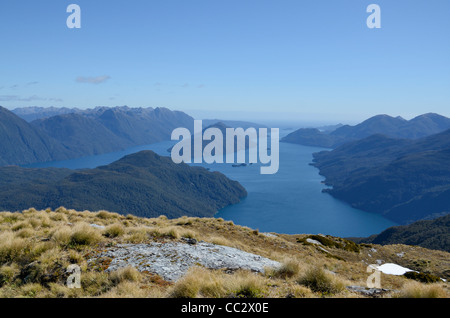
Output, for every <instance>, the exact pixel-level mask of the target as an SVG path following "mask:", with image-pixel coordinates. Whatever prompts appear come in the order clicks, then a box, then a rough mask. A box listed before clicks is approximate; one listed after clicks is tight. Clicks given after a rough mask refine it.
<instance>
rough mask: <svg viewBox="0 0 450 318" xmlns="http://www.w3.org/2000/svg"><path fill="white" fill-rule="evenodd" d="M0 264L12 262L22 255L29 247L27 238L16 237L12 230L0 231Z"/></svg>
mask: <svg viewBox="0 0 450 318" xmlns="http://www.w3.org/2000/svg"><path fill="white" fill-rule="evenodd" d="M0 242H1V244H0V264H3V263H7V262H12V261H15V260H17V259H19V258H20V257H21V256H24V255H25V254H26V253H27V252H28V251H29V250H30V247H31V242H30V241H29V240H26V239H23V238H20V237H16V236H15V235H14V233H12V232H3V233H0Z"/></svg>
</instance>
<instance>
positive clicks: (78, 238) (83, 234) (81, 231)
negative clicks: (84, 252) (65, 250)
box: [69, 223, 102, 246]
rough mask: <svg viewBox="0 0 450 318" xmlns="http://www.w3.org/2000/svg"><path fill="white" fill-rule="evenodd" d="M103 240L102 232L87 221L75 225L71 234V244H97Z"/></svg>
mask: <svg viewBox="0 0 450 318" xmlns="http://www.w3.org/2000/svg"><path fill="white" fill-rule="evenodd" d="M101 240H102V236H101V234H100V233H99V232H98V231H97V230H96V229H94V228H93V227H92V226H90V225H89V224H87V223H80V224H77V225H75V227H74V228H73V230H72V233H71V235H70V241H69V245H70V246H89V245H95V244H97V243H99V242H100V241H101Z"/></svg>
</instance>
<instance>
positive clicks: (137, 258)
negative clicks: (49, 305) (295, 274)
mask: <svg viewBox="0 0 450 318" xmlns="http://www.w3.org/2000/svg"><path fill="white" fill-rule="evenodd" d="M105 259H107V260H108V263H109V265H108V268H107V269H106V271H115V270H118V269H120V268H124V267H127V266H132V267H135V268H136V269H137V270H139V271H148V272H150V273H154V274H157V275H159V276H161V277H162V278H163V279H164V280H166V281H176V280H178V279H179V278H181V277H182V276H183V275H184V274H185V273H186V272H187V271H188V269H189V268H191V267H192V266H203V267H206V268H209V269H226V270H238V269H246V270H251V271H254V272H260V273H263V272H264V271H265V269H266V268H269V267H272V268H277V267H279V266H281V264H280V263H278V262H276V261H273V260H270V259H268V258H265V257H262V256H259V255H256V254H251V253H247V252H244V251H242V250H239V249H236V248H232V247H228V246H222V245H216V244H211V243H206V242H203V241H201V242H196V241H195V240H189V241H185V242H164V243H163V242H152V243H150V244H120V245H117V246H114V247H110V248H108V249H106V250H105V251H103V252H101V253H99V254H98V255H96V256H95V257H93V258H91V259H90V260H89V263H91V264H95V263H96V262H97V261H98V260H102V262H104V261H105Z"/></svg>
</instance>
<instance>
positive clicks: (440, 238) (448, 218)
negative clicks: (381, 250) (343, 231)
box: [352, 214, 450, 252]
mask: <svg viewBox="0 0 450 318" xmlns="http://www.w3.org/2000/svg"><path fill="white" fill-rule="evenodd" d="M352 240H354V241H356V242H357V243H374V244H381V245H388V244H406V245H417V246H421V247H425V248H429V249H435V250H443V251H447V252H450V214H447V215H445V216H442V217H439V218H436V219H434V220H423V221H417V222H414V223H412V224H409V225H402V226H394V227H390V228H388V229H387V230H385V231H383V232H381V233H380V234H377V235H373V236H370V237H368V238H358V239H352Z"/></svg>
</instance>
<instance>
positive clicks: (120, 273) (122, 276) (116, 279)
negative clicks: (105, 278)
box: [110, 266, 142, 285]
mask: <svg viewBox="0 0 450 318" xmlns="http://www.w3.org/2000/svg"><path fill="white" fill-rule="evenodd" d="M141 278H142V277H141V273H140V272H139V271H138V270H137V269H136V268H134V267H131V266H128V267H124V268H121V269H118V270H117V271H114V272H112V273H111V276H110V279H111V281H112V282H113V283H114V284H115V285H118V284H120V283H122V282H139V281H140V280H141Z"/></svg>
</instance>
